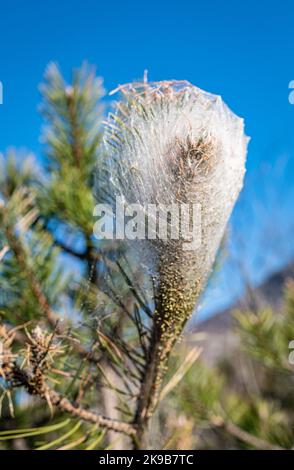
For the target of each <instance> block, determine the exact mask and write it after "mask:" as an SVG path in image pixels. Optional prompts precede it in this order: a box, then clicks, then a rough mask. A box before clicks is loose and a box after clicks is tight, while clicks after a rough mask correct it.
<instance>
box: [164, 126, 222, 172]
mask: <svg viewBox="0 0 294 470" xmlns="http://www.w3.org/2000/svg"><path fill="white" fill-rule="evenodd" d="M168 155H169V159H170V163H171V168H172V172H173V173H174V175H175V176H177V177H178V178H181V179H182V178H183V179H185V180H191V179H193V178H195V177H197V176H206V175H208V174H209V173H210V171H211V170H212V168H213V165H214V162H215V156H216V142H215V140H214V139H213V138H212V137H210V136H203V137H200V138H198V139H193V138H192V137H191V136H189V135H188V136H187V137H186V138H185V139H182V138H179V137H176V138H175V140H174V142H173V143H172V144H171V145H170V148H169V151H168Z"/></svg>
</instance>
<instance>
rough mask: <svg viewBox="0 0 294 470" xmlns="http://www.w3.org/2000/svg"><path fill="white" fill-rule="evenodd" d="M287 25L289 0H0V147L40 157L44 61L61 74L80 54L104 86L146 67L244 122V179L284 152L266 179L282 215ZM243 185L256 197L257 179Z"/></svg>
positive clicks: (292, 116)
mask: <svg viewBox="0 0 294 470" xmlns="http://www.w3.org/2000/svg"><path fill="white" fill-rule="evenodd" d="M293 26H294V2H293V1H290V0H289V1H288V0H284V1H283V0H280V1H270V0H268V1H262V0H259V1H257V0H255V1H253V0H249V1H246V2H242V3H241V2H237V1H232V0H229V1H218V0H214V1H209V0H208V1H201V2H200V1H197V0H189V1H188V0H181V1H177V2H173V1H172V0H170V1H167V0H164V1H160V0H157V1H154V0H151V1H148V2H138V1H128V0H125V1H117V0H112V1H111V0H110V1H109V2H100V1H98V0H96V1H94V0H71V1H69V0H62V1H61V0H58V1H57V0H50V1H47V2H45V1H40V0H26V1H23V0H9V1H7V0H0V81H1V82H2V83H3V87H4V104H3V105H2V106H0V151H4V150H5V149H6V148H7V147H8V146H10V145H13V146H15V147H27V148H29V149H31V150H33V151H34V152H36V153H37V154H39V155H40V153H41V144H40V143H39V133H40V125H41V121H40V118H39V116H38V114H37V106H38V103H39V95H38V90H37V86H38V84H39V82H40V81H41V79H42V76H43V72H44V69H45V67H46V64H47V63H48V62H49V61H57V62H58V63H59V64H60V66H61V68H62V70H63V71H64V73H65V74H66V75H67V76H69V73H70V70H71V69H72V67H77V66H79V65H80V64H81V62H82V61H83V60H85V59H86V60H87V61H89V62H90V63H91V64H95V65H96V66H97V72H98V74H99V75H101V76H103V77H104V79H105V87H106V89H108V90H111V89H112V88H114V87H115V86H116V85H117V84H118V83H123V82H128V81H131V80H132V79H136V78H138V77H141V76H142V75H143V71H144V69H148V71H149V79H150V80H161V79H169V78H177V79H186V80H189V81H191V82H192V83H193V84H195V85H197V86H199V87H200V88H203V89H205V90H207V91H210V92H213V93H217V94H220V95H222V97H223V98H224V100H225V101H226V102H227V103H228V105H229V106H230V107H231V108H232V109H233V110H234V111H235V112H236V113H237V114H239V115H240V116H243V117H244V118H245V122H246V130H247V134H248V135H250V136H251V138H252V140H251V144H250V150H249V156H248V177H249V179H248V181H249V183H248V184H251V183H250V181H251V179H250V177H251V174H254V172H255V171H256V169H258V168H260V167H262V165H264V164H270V165H272V164H274V163H275V162H276V161H277V160H278V159H279V158H280V157H281V156H286V157H287V158H288V166H287V174H286V178H284V180H283V183H281V181H280V182H279V181H278V182H277V181H275V180H274V179H272V181H271V177H272V176H271V172H268V173H267V178H268V179H269V184H272V186H275V188H276V190H277V191H278V192H281V191H283V194H284V193H285V198H286V199H287V204H286V206H287V207H288V209H287V210H288V212H287V211H286V217H288V218H291V216H292V212H291V209H292V201H290V200H289V195H290V184H291V176H292V174H293V169H294V164H293V158H294V133H293V124H294V106H293V105H292V106H291V105H290V104H289V101H288V94H289V90H288V84H289V82H290V81H291V80H294V33H293ZM252 181H254V183H252V184H254V185H255V187H254V189H255V191H256V193H257V194H258V193H260V195H261V192H260V189H259V185H260V183H261V181H260V179H259V178H255V179H254V178H253V180H252ZM282 184H283V187H282ZM279 185H280V186H279Z"/></svg>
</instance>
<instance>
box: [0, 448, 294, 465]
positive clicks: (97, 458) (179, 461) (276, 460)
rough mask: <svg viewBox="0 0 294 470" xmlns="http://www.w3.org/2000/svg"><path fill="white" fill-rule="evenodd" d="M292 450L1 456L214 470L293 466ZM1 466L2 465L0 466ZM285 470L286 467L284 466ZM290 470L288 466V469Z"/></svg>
mask: <svg viewBox="0 0 294 470" xmlns="http://www.w3.org/2000/svg"><path fill="white" fill-rule="evenodd" d="M293 457H294V453H293V451H255V450H250V451H238V450H232V451H222V450H219V451H218V450H216V451H214V450H211V451H203V450H200V451H186V450H183V451H178V450H175V451H173V450H168V451H167V450H166V451H150V450H149V451H148V450H146V451H144V450H142V451H123V450H122V451H103V450H101V451H2V452H1V455H0V463H1V467H2V468H5V467H4V465H5V464H8V463H9V464H14V463H17V462H19V463H20V464H24V463H26V462H29V463H33V464H46V465H50V464H51V463H52V464H54V463H56V464H59V465H60V464H62V463H63V462H64V464H66V465H70V464H71V463H72V464H75V465H77V464H78V465H82V466H83V469H84V468H87V466H88V465H89V466H90V468H91V467H92V466H95V467H96V466H97V465H98V466H100V467H101V468H103V467H105V466H113V467H115V466H119V467H120V468H123V469H124V468H126V469H127V468H130V469H136V468H141V467H142V468H146V467H148V466H151V465H152V466H154V465H155V466H159V467H161V466H169V467H172V466H174V465H180V466H185V467H186V466H188V467H190V468H192V467H193V466H194V467H197V466H198V468H199V467H200V466H201V467H202V466H203V465H205V467H206V465H210V464H211V465H215V466H216V468H218V467H219V466H222V465H227V466H230V465H231V464H232V465H234V466H236V465H240V464H242V465H246V464H250V463H262V465H263V466H264V465H267V466H269V467H272V466H275V467H276V466H282V467H281V468H284V467H283V464H284V465H288V464H290V465H291V463H292V467H291V468H294V467H293V463H294V458H293ZM2 465H3V466H2ZM285 468H286V467H285ZM289 468H290V467H289Z"/></svg>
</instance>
